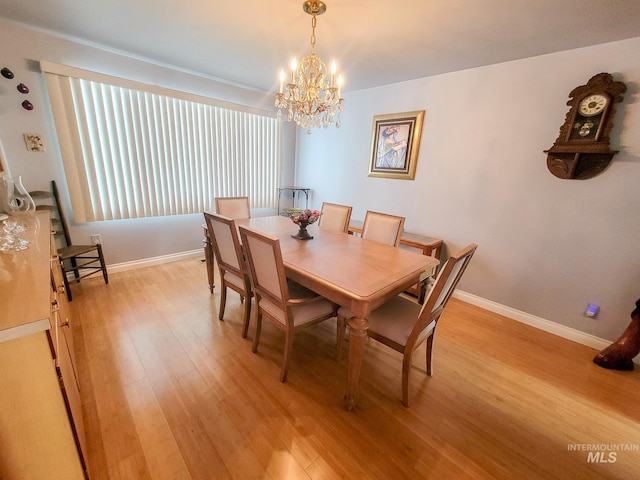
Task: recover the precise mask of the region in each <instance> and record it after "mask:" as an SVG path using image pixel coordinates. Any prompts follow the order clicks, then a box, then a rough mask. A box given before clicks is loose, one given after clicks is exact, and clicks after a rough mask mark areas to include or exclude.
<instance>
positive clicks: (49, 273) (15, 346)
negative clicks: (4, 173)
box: [0, 212, 87, 480]
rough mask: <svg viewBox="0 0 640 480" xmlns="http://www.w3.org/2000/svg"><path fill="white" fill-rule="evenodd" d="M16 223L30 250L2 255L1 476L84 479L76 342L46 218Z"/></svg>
mask: <svg viewBox="0 0 640 480" xmlns="http://www.w3.org/2000/svg"><path fill="white" fill-rule="evenodd" d="M20 220H21V222H22V223H24V224H25V226H26V227H27V232H26V233H25V234H24V238H25V239H26V240H29V242H30V245H29V248H28V249H26V250H24V251H20V252H2V253H0V292H2V295H0V311H2V315H1V316H0V432H2V433H1V434H0V478H2V479H3V480H11V479H20V480H29V479H37V480H43V479H60V478H64V479H76V478H77V479H83V478H87V468H86V463H85V461H84V458H85V456H84V455H83V453H82V452H83V450H84V451H85V452H86V449H84V448H83V447H84V431H83V428H82V411H81V405H80V392H79V388H78V382H77V377H76V374H75V364H74V358H73V339H72V337H71V330H70V324H69V314H68V308H67V304H66V297H65V294H64V287H63V283H62V277H61V271H60V270H59V261H58V259H57V257H55V256H53V257H52V254H51V252H52V251H53V252H55V249H53V250H51V244H50V230H51V229H50V222H49V215H48V213H46V212H43V213H40V212H36V213H35V214H29V215H25V216H24V217H21V219H20Z"/></svg>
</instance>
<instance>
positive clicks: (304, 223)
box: [289, 208, 321, 240]
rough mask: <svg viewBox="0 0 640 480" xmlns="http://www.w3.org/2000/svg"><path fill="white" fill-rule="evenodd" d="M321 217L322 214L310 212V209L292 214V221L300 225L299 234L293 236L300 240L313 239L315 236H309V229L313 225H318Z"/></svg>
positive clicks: (314, 211)
mask: <svg viewBox="0 0 640 480" xmlns="http://www.w3.org/2000/svg"><path fill="white" fill-rule="evenodd" d="M320 215H321V213H320V212H319V211H318V210H309V209H308V208H307V209H305V210H300V211H294V212H291V213H290V214H289V217H290V218H291V221H292V222H293V223H295V224H296V225H298V232H297V233H296V234H294V235H291V236H292V237H293V238H297V239H299V240H310V239H312V238H313V236H312V235H309V232H307V227H308V226H309V225H311V224H312V223H316V222H317V221H318V219H319V218H320Z"/></svg>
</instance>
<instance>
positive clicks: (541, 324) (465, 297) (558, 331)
mask: <svg viewBox="0 0 640 480" xmlns="http://www.w3.org/2000/svg"><path fill="white" fill-rule="evenodd" d="M453 296H454V297H455V298H458V299H460V300H462V301H463V302H467V303H470V304H472V305H476V306H478V307H480V308H484V309H485V310H489V311H490V312H494V313H497V314H499V315H504V316H505V317H507V318H510V319H512V320H516V321H518V322H521V323H524V324H526V325H529V326H531V327H534V328H538V329H540V330H543V331H545V332H549V333H553V334H554V335H558V336H559V337H562V338H566V339H567V340H571V341H573V342H577V343H579V344H581V345H586V346H587V347H591V348H594V349H596V350H598V351H600V350H603V349H604V348H606V347H608V346H609V345H610V344H611V343H612V342H611V341H610V340H604V339H602V338H599V337H596V336H594V335H591V334H589V333H584V332H581V331H580V330H576V329H574V328H570V327H566V326H564V325H560V324H559V323H555V322H552V321H550V320H546V319H544V318H540V317H536V316H535V315H531V314H528V313H526V312H522V311H520V310H516V309H515V308H511V307H507V306H505V305H501V304H499V303H496V302H492V301H491V300H486V299H484V298H482V297H478V296H477V295H473V294H471V293H467V292H462V291H460V290H456V291H455V293H454V294H453ZM633 362H634V363H637V364H638V365H640V355H637V356H636V357H635V358H634V359H633Z"/></svg>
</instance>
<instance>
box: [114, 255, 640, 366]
mask: <svg viewBox="0 0 640 480" xmlns="http://www.w3.org/2000/svg"><path fill="white" fill-rule="evenodd" d="M197 257H202V258H204V253H203V251H202V249H201V248H199V249H197V250H191V251H189V252H182V253H174V254H171V255H162V256H159V257H151V258H144V259H142V260H135V261H133V262H123V263H116V264H113V265H107V271H108V272H109V273H117V272H124V271H126V270H134V269H136V268H144V267H151V266H153V265H160V264H162V263H169V262H176V261H178V260H185V259H187V258H197ZM453 296H454V297H455V298H458V299H460V300H462V301H463V302H467V303H470V304H472V305H476V306H478V307H480V308H484V309H485V310H489V311H490V312H494V313H497V314H499V315H504V316H505V317H507V318H510V319H512V320H516V321H518V322H521V323H524V324H526V325H529V326H531V327H535V328H538V329H540V330H543V331H545V332H549V333H553V334H554V335H558V336H559V337H562V338H566V339H567V340H571V341H573V342H577V343H579V344H581V345H586V346H587V347H591V348H594V349H596V350H598V351H600V350H602V349H604V348H606V347H608V346H609V345H610V344H611V343H612V342H611V341H609V340H604V339H602V338H599V337H596V336H594V335H591V334H589V333H584V332H581V331H580V330H576V329H574V328H570V327H566V326H564V325H560V324H559V323H555V322H552V321H550V320H546V319H544V318H540V317H536V316H535V315H531V314H529V313H526V312H522V311H520V310H516V309H515V308H511V307H507V306H505V305H501V304H499V303H496V302H492V301H491V300H486V299H484V298H482V297H478V296H477V295H473V294H471V293H467V292H462V291H460V290H456V291H455V292H454V294H453ZM633 361H634V363H637V364H638V365H640V355H638V356H636V357H635V358H634V359H633Z"/></svg>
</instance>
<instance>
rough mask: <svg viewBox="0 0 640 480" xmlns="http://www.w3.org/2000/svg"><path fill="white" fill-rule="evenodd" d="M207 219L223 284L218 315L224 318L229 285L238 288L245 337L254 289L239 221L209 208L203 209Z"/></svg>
mask: <svg viewBox="0 0 640 480" xmlns="http://www.w3.org/2000/svg"><path fill="white" fill-rule="evenodd" d="M204 219H205V222H206V224H207V232H208V234H209V237H210V238H211V243H212V245H213V251H214V255H215V258H216V261H217V263H218V270H219V272H220V281H221V284H222V288H221V291H220V307H219V309H218V318H219V319H220V320H221V321H222V320H224V312H225V307H226V305H227V288H230V289H231V290H234V291H236V292H238V294H240V298H241V301H242V302H243V303H244V313H243V323H242V338H246V337H247V332H248V330H249V322H250V319H251V298H252V297H253V292H252V290H251V281H250V279H249V272H248V269H247V266H246V263H245V260H244V255H243V252H242V247H241V246H240V240H239V238H238V231H237V227H236V223H235V221H234V220H233V219H232V218H229V217H225V216H223V215H218V214H215V213H208V212H204Z"/></svg>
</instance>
